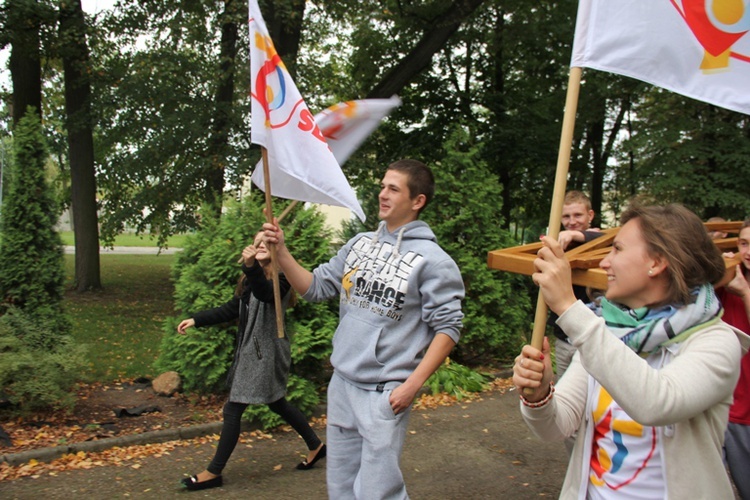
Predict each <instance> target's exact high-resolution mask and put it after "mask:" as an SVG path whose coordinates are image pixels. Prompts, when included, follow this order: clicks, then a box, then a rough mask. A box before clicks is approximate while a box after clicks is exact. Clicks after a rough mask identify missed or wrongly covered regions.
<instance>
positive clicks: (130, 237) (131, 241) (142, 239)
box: [60, 231, 188, 248]
mask: <svg viewBox="0 0 750 500" xmlns="http://www.w3.org/2000/svg"><path fill="white" fill-rule="evenodd" d="M187 237H188V235H187V234H176V235H174V236H170V237H169V238H168V239H167V248H182V247H183V246H184V244H185V239H186V238H187ZM60 238H62V241H63V244H64V245H75V236H74V235H73V231H60ZM115 246H119V247H155V246H157V245H156V238H150V237H149V236H148V235H146V236H143V235H141V236H136V235H135V234H134V233H123V234H118V235H117V236H116V237H115Z"/></svg>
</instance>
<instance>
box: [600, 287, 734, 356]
mask: <svg viewBox="0 0 750 500" xmlns="http://www.w3.org/2000/svg"><path fill="white" fill-rule="evenodd" d="M691 297H692V299H693V300H692V302H690V303H689V304H685V305H679V306H677V305H668V306H663V307H658V308H655V309H650V308H648V307H639V308H638V309H628V308H626V307H623V306H621V305H619V304H616V303H614V302H610V301H608V300H607V299H606V298H603V299H602V301H601V309H600V310H597V311H596V312H597V313H600V314H601V316H602V317H603V318H604V321H605V322H606V323H607V327H608V328H609V329H610V330H612V332H613V333H614V334H615V335H616V336H617V337H618V338H619V339H620V340H622V341H623V342H625V344H627V345H628V346H629V347H630V348H631V349H633V350H634V351H635V352H636V353H638V354H643V355H647V354H651V353H653V352H655V351H657V350H658V349H659V348H660V347H663V346H667V345H669V344H676V343H678V342H684V341H685V340H687V338H688V337H690V335H692V334H693V333H694V332H696V331H697V330H700V329H701V328H703V327H705V326H707V325H710V324H712V323H716V322H718V321H719V320H720V319H721V314H722V312H723V311H722V308H721V303H720V302H719V299H718V298H717V297H716V294H715V293H714V289H713V287H712V286H711V285H710V284H705V285H701V286H699V287H696V288H695V289H694V290H693V291H692V292H691ZM597 309H598V308H597Z"/></svg>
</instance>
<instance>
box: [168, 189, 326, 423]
mask: <svg viewBox="0 0 750 500" xmlns="http://www.w3.org/2000/svg"><path fill="white" fill-rule="evenodd" d="M262 207H263V200H262V198H261V196H259V195H258V194H257V192H256V194H255V195H251V196H248V197H247V198H245V200H243V201H242V202H241V203H238V204H237V205H236V206H233V207H230V208H229V209H228V210H227V212H226V213H225V214H224V215H223V216H222V217H221V219H220V220H219V221H214V220H206V221H204V226H203V228H202V229H201V230H200V231H198V232H197V233H195V234H194V235H191V236H190V237H189V238H187V240H186V242H185V246H184V247H183V251H182V252H180V254H179V255H178V257H177V260H176V261H175V265H174V267H173V269H172V278H173V280H174V281H175V309H176V312H177V313H178V314H179V316H178V317H171V318H168V319H167V320H166V321H165V322H164V329H163V337H162V343H161V349H160V356H159V358H158V359H157V361H156V368H157V369H158V370H160V371H166V370H174V371H177V372H178V373H179V374H180V375H181V376H182V378H183V382H184V387H185V389H186V390H188V391H195V392H199V393H206V392H223V391H225V390H226V388H225V386H224V380H225V379H226V373H227V370H228V369H229V367H230V365H231V362H232V357H233V353H234V338H235V334H236V330H237V326H236V324H229V325H217V326H213V327H207V328H200V329H191V330H189V331H188V333H187V334H186V335H179V334H178V333H177V331H176V328H177V325H178V324H179V322H180V320H181V319H182V318H185V317H189V315H191V314H193V313H195V312H198V311H201V310H204V309H208V308H213V307H217V306H220V305H222V304H224V303H225V302H226V301H228V300H229V299H230V298H231V297H232V295H233V293H234V289H235V286H236V284H237V280H238V278H239V277H240V269H239V265H238V264H237V259H238V257H239V255H240V253H241V250H242V248H244V246H245V245H247V244H249V243H250V242H252V240H253V237H254V236H255V234H256V232H257V231H258V229H260V227H261V225H262V224H263V222H264V218H263V216H262ZM279 211H280V209H279ZM323 222H324V218H323V216H322V215H321V214H320V213H319V212H318V211H317V210H315V209H304V208H296V209H295V210H293V211H292V213H291V214H290V215H288V216H287V219H285V220H284V222H283V224H282V225H283V227H284V232H285V235H286V242H287V245H288V246H289V249H290V250H291V251H292V253H293V254H294V255H295V257H296V258H297V260H298V261H299V262H300V264H302V265H303V266H304V267H305V268H307V269H312V268H314V267H315V266H317V265H318V264H320V263H322V262H325V261H326V260H328V258H330V256H331V254H332V248H331V235H330V232H329V231H328V230H326V229H325V226H324V224H323ZM335 306H336V304H335V301H329V302H326V303H308V302H305V301H303V300H299V301H298V302H297V305H296V306H294V307H293V308H292V309H290V310H288V311H287V315H286V326H287V335H288V336H289V337H290V339H291V351H292V361H293V366H292V371H293V374H294V375H296V377H295V376H294V375H292V376H291V377H290V386H289V393H288V399H289V401H290V402H292V403H293V404H295V405H297V406H299V407H300V408H310V407H311V406H313V405H315V404H317V402H318V400H319V398H318V392H317V390H316V388H317V387H318V386H319V385H320V384H322V383H324V382H325V380H326V378H327V374H328V370H327V363H326V362H327V359H328V357H329V356H330V353H331V338H332V337H333V332H334V331H335V328H336V325H337V320H338V316H337V310H336V309H335ZM292 381H294V382H293V383H292ZM268 411H269V410H268V409H267V408H266V407H265V406H262V407H260V408H257V409H252V412H253V414H254V415H256V414H257V415H261V414H263V413H264V412H268ZM303 411H304V410H303ZM261 420H263V421H264V422H265V421H269V422H270V421H273V416H272V415H270V414H269V415H265V416H262V418H261Z"/></svg>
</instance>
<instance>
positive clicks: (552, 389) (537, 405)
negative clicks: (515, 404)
mask: <svg viewBox="0 0 750 500" xmlns="http://www.w3.org/2000/svg"><path fill="white" fill-rule="evenodd" d="M554 393H555V384H553V383H552V382H550V383H549V394H547V396H546V397H545V398H544V399H542V400H541V401H537V402H536V403H532V402H530V401H528V400H527V399H526V398H525V397H523V394H519V395H518V397H519V398H521V403H523V405H524V406H526V407H529V408H541V407H542V406H544V405H546V404H547V403H549V400H550V399H552V395H553V394H554Z"/></svg>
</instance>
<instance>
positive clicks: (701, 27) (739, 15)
mask: <svg viewBox="0 0 750 500" xmlns="http://www.w3.org/2000/svg"><path fill="white" fill-rule="evenodd" d="M670 1H671V2H672V5H674V7H675V8H676V9H677V10H678V11H679V12H680V14H681V15H682V17H683V19H684V20H685V22H686V23H687V25H688V26H689V27H690V30H691V31H692V32H693V34H694V35H695V38H696V39H697V40H698V42H699V43H700V44H701V45H702V46H703V49H704V56H703V62H702V63H701V66H700V68H701V70H703V71H704V72H705V73H711V72H716V71H726V70H728V69H729V62H730V58H734V59H737V60H740V61H744V62H750V55H748V54H741V53H739V52H736V51H733V50H732V47H733V46H734V45H735V44H736V43H737V41H738V40H740V39H741V38H742V37H744V36H745V35H747V32H748V31H750V5H749V4H750V2H749V1H748V0H670Z"/></svg>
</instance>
